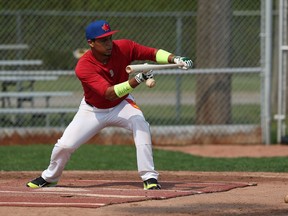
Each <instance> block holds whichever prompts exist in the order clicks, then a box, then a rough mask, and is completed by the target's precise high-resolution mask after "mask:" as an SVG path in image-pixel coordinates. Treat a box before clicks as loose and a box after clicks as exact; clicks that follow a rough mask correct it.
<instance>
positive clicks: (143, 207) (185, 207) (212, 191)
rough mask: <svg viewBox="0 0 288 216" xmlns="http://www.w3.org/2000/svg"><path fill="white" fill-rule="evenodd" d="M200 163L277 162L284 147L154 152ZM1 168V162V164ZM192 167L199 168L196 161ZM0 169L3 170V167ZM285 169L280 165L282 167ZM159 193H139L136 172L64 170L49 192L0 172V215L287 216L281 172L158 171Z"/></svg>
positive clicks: (19, 175)
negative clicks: (189, 157) (187, 157)
mask: <svg viewBox="0 0 288 216" xmlns="http://www.w3.org/2000/svg"><path fill="white" fill-rule="evenodd" d="M157 148H160V149H161V150H165V151H169V152H171V153H172V152H184V153H185V154H188V155H193V156H200V157H201V158H203V159H211V158H213V159H215V160H216V161H217V160H219V161H221V160H222V159H223V158H225V159H227V160H228V161H229V160H231V163H233V160H234V159H243V160H245V159H246V160H247V161H249V160H251V161H253V159H265V158H266V159H268V158H270V159H272V161H273V159H275V160H277V159H281V160H282V161H283V164H285V161H287V156H288V151H287V150H288V146H285V145H271V146H264V145H252V146H251V145H249V146H246V145H241V146H237V145H223V146H222V145H201V146H197V145H193V146H185V147H157ZM1 162H3V161H2V160H1ZM195 163H198V162H197V161H195ZM2 165H3V164H2ZM284 166H285V165H284ZM159 172H160V175H161V177H160V182H161V184H162V188H163V189H162V190H161V191H144V190H143V189H142V185H141V182H140V181H139V177H138V175H137V172H136V171H135V170H122V171H118V170H102V171H101V170H98V171H97V170H95V171H93V170H86V171H85V170H84V171H77V170H76V171H71V170H66V171H65V172H64V174H63V176H62V179H61V181H60V182H59V185H58V186H57V187H54V188H43V189H38V190H31V189H29V188H26V187H25V183H26V181H27V180H30V179H31V178H34V177H35V176H36V175H39V173H40V170H38V171H1V180H0V194H1V195H0V215H39V214H41V215H60V216H62V215H120V216H124V215H155V214H157V215H181V216H182V215H287V214H288V204H287V203H285V202H284V197H285V196H286V195H287V194H288V185H287V180H288V175H287V173H285V172H262V171H261V172H260V171H259V172H257V171H253V172H244V171H241V172H239V171H229V172H227V171H226V172H225V171H223V172H220V171H219V172H217V171H213V172H212V171H205V172H203V171H177V170H173V171H167V170H164V169H163V170H159Z"/></svg>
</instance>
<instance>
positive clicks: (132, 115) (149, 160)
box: [110, 97, 160, 186]
mask: <svg viewBox="0 0 288 216" xmlns="http://www.w3.org/2000/svg"><path fill="white" fill-rule="evenodd" d="M110 116H111V118H114V121H112V122H113V124H114V125H116V126H119V127H124V128H126V129H128V130H130V131H132V133H133V138H134V142H135V146H136V154H137V166H138V172H139V175H140V177H141V178H142V180H143V181H147V180H148V179H156V180H157V179H158V176H159V173H158V172H157V171H156V170H155V167H154V161H153V152H152V151H153V150H152V141H151V133H150V125H149V123H148V122H147V121H146V120H145V118H144V116H143V113H142V111H141V110H140V109H139V107H138V106H137V105H136V103H135V102H134V99H133V98H132V97H128V98H127V99H126V100H124V101H123V102H122V103H121V104H120V105H118V106H117V107H116V108H115V109H114V110H113V113H112V114H111V115H110ZM157 184H158V183H157ZM159 186H160V185H159Z"/></svg>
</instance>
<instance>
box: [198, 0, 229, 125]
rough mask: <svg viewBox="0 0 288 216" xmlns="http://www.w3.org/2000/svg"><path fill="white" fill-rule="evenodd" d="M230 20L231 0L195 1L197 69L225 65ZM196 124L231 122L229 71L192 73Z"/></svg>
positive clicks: (227, 56) (227, 54) (223, 66)
mask: <svg viewBox="0 0 288 216" xmlns="http://www.w3.org/2000/svg"><path fill="white" fill-rule="evenodd" d="M231 21H232V8H231V1H227V0H213V1H210V0H199V1H198V9H197V45H196V54H197V61H196V64H197V65H196V67H197V68H226V67H229V62H230V51H231V46H230V43H231ZM196 123H197V124H229V123H231V74H204V75H203V74H199V75H197V76H196Z"/></svg>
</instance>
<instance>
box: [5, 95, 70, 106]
mask: <svg viewBox="0 0 288 216" xmlns="http://www.w3.org/2000/svg"><path fill="white" fill-rule="evenodd" d="M72 94H73V93H72V92H67V91H60V92H34V91H29V92H0V100H2V107H3V108H4V107H6V104H5V100H6V101H7V103H8V107H11V102H10V99H11V98H17V107H18V108H21V107H22V102H23V101H27V100H28V101H30V102H31V106H32V107H33V106H34V100H33V99H34V98H36V97H38V98H45V106H46V107H49V106H50V99H51V97H61V96H62V97H65V96H71V95H72Z"/></svg>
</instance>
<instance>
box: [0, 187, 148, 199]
mask: <svg viewBox="0 0 288 216" xmlns="http://www.w3.org/2000/svg"><path fill="white" fill-rule="evenodd" d="M38 190H39V189H38ZM0 193H10V194H54V195H62V196H63V195H65V196H84V197H99V198H121V199H127V198H145V197H147V196H146V195H143V196H130V195H109V194H108V195H107V194H87V193H68V192H60V191H35V192H30V191H0Z"/></svg>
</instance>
